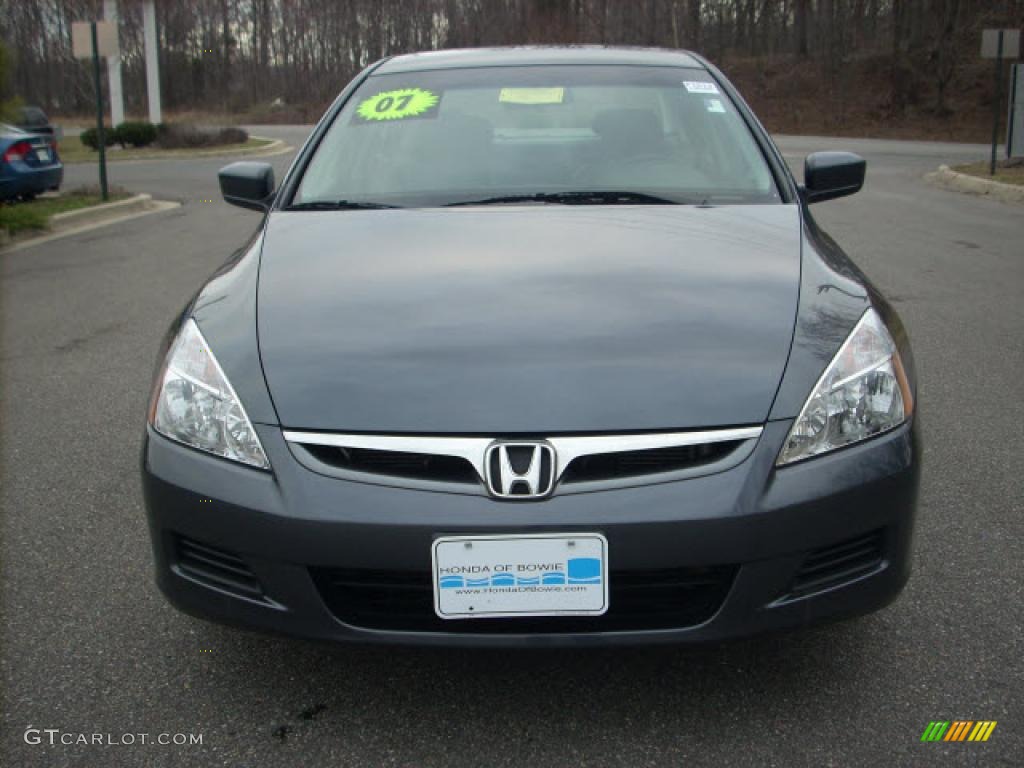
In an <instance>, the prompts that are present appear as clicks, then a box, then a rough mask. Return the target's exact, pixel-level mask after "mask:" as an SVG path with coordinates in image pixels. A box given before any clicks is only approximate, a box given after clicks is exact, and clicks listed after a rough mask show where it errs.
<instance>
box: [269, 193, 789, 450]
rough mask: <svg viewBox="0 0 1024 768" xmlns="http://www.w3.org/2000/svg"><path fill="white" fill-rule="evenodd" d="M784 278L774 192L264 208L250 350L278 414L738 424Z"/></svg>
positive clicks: (324, 422)
mask: <svg viewBox="0 0 1024 768" xmlns="http://www.w3.org/2000/svg"><path fill="white" fill-rule="evenodd" d="M799 276H800V216H799V211H798V209H797V207H796V206H793V205H764V206H751V205H737V206H725V207H707V208H697V207H690V206H637V207H618V206H614V207H613V206H600V207H599V206H572V207H567V206H508V207H501V208H479V207H478V208H459V209H419V210H380V211H338V212H333V211H331V212H323V211H318V212H274V213H272V214H271V215H270V217H269V220H268V222H267V228H266V233H265V239H264V246H263V254H262V258H261V264H260V276H259V288H258V304H257V316H258V335H259V347H260V355H261V359H262V363H263V367H264V373H265V376H266V379H267V383H268V386H269V390H270V395H271V398H272V399H273V402H274V405H275V408H276V410H277V414H278V417H279V419H280V423H281V424H282V425H283V426H285V427H288V428H293V429H313V430H337V431H370V432H390V433H403V432H410V433H462V434H472V433H482V434H489V435H490V434H495V435H501V434H515V433H519V434H523V433H531V434H535V435H545V434H552V433H556V432H595V431H596V432H608V431H620V430H621V431H625V430H659V429H686V428H697V427H710V426H726V425H740V424H756V423H759V422H763V421H764V420H765V419H766V418H767V415H768V412H769V409H770V408H771V404H772V400H773V398H774V396H775V393H776V390H777V389H778V386H779V381H780V379H781V377H782V373H783V369H784V367H785V364H786V358H787V355H788V352H789V348H790V343H791V340H792V336H793V326H794V321H795V316H796V310H797V302H798V287H799Z"/></svg>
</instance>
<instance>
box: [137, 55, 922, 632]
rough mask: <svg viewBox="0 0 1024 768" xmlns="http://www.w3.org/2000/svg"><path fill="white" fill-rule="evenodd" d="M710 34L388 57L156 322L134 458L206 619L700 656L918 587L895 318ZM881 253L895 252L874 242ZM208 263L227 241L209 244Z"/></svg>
mask: <svg viewBox="0 0 1024 768" xmlns="http://www.w3.org/2000/svg"><path fill="white" fill-rule="evenodd" d="M864 177H865V163H864V161H863V160H862V159H861V158H860V157H858V156H857V155H854V154H850V153H846V152H819V153H815V154H812V155H810V156H808V157H807V158H806V160H805V170H804V178H803V182H802V184H798V183H797V182H796V180H795V179H794V177H793V176H792V175H791V173H790V171H789V170H788V169H787V167H786V165H785V163H784V161H783V158H782V156H781V155H780V153H779V151H778V150H777V149H776V147H775V146H774V145H773V143H772V141H771V140H770V138H769V137H768V135H767V134H766V132H765V130H764V129H763V128H762V127H761V125H760V124H759V123H758V121H757V119H756V118H755V116H754V115H753V114H752V113H751V111H750V109H749V108H748V107H747V105H746V104H745V103H744V102H743V100H742V98H741V97H740V96H739V94H738V93H737V92H736V90H735V89H734V88H733V87H732V86H731V85H730V83H729V82H728V80H726V78H725V77H724V76H723V74H722V73H721V72H719V71H718V70H717V69H716V68H715V67H713V66H712V65H710V64H709V63H708V62H707V61H705V60H704V59H703V58H701V57H700V56H698V55H695V54H690V53H685V52H680V51H662V50H647V49H616V48H604V47H573V48H512V49H479V50H467V51H441V52H433V53H423V54H412V55H404V56H397V57H394V58H389V59H386V60H384V61H380V62H378V63H375V64H373V65H372V66H370V67H368V68H367V69H366V70H365V71H364V72H362V73H361V74H360V75H359V76H358V77H356V79H355V80H354V81H353V82H352V83H351V84H350V85H348V86H347V87H346V88H345V90H344V91H343V92H342V93H341V94H340V95H339V97H338V98H337V100H336V101H335V103H334V104H333V105H332V106H331V107H330V109H329V110H328V111H327V113H326V114H325V116H324V117H323V119H322V120H321V121H320V123H319V124H318V125H317V126H316V128H315V129H314V131H313V133H312V134H311V136H310V137H309V139H308V140H307V142H306V144H305V145H304V146H303V148H302V149H301V150H300V152H299V153H298V155H297V157H296V159H295V160H294V162H293V164H292V166H291V168H290V169H289V170H288V172H287V173H286V175H285V176H284V179H283V181H282V182H281V184H280V185H279V186H278V185H276V184H275V180H274V174H273V170H272V168H271V167H270V166H269V165H267V164H264V163H258V162H236V163H233V164H231V165H229V166H227V167H225V168H224V169H222V171H221V173H220V185H221V190H222V192H223V195H224V198H225V199H226V200H227V201H228V202H229V203H233V204H235V205H239V206H242V207H245V208H249V209H254V210H257V211H260V212H262V214H263V218H262V221H261V223H260V225H259V227H258V228H257V230H256V231H255V233H254V234H253V236H252V238H251V240H250V241H249V242H247V243H245V244H244V245H243V246H242V247H241V248H240V249H239V250H238V251H237V252H236V253H234V254H233V255H231V256H230V257H228V258H227V260H226V261H225V263H224V264H223V266H222V267H221V268H220V269H219V270H218V271H217V272H216V274H214V276H213V277H212V278H211V279H210V280H209V281H208V282H207V283H206V284H205V285H203V286H202V287H201V288H200V289H199V290H198V292H197V293H196V294H195V296H194V298H193V299H192V300H191V301H190V302H189V303H188V306H187V307H186V308H185V309H184V311H182V312H181V314H180V316H179V317H177V318H176V319H175V320H174V322H173V324H172V326H171V328H170V330H169V332H168V334H167V337H166V339H165V342H164V345H163V348H162V349H161V351H160V354H159V365H158V370H157V374H156V377H155V382H154V386H153V394H152V400H151V404H150V408H149V414H148V421H147V426H146V436H145V443H144V448H143V457H142V477H143V485H144V491H145V499H146V506H147V510H148V519H149V526H150V532H151V536H152V544H153V552H154V557H155V568H156V579H157V583H158V584H159V586H160V588H161V590H162V591H163V593H164V594H165V595H166V596H167V598H168V600H169V601H170V602H171V603H173V604H174V605H175V606H177V607H178V608H180V609H182V610H184V611H186V612H188V613H190V614H194V615H196V616H199V617H203V618H207V619H212V620H214V621H220V622H226V623H230V624H234V625H239V626H244V627H250V628H258V629H262V630H268V631H274V632H283V633H289V634H293V635H297V636H302V637H307V638H318V639H331V640H339V641H369V642H379V643H417V644H430V645H471V646H535V645H573V646H583V645H597V644H616V643H618V644H625V643H644V642H677V643H688V642H707V641H718V640H722V639H725V638H731V637H736V636H744V635H749V634H752V633H757V632H762V631H766V630H776V629H783V628H794V627H801V626H804V625H807V624H810V623H813V622H818V621H823V620H831V619H838V618H843V617H852V616H856V615H859V614H864V613H867V612H870V611H874V610H877V609H879V608H881V607H883V606H885V605H886V604H888V603H890V602H891V601H892V600H893V599H894V598H895V597H896V596H897V595H898V594H899V592H900V590H901V589H902V587H903V585H904V584H905V582H906V580H907V578H908V576H909V573H910V553H911V542H912V532H913V524H914V513H915V505H916V498H917V490H918V478H919V470H920V460H921V445H920V437H919V427H918V419H917V418H916V397H915V394H916V389H917V385H916V375H915V370H914V363H913V358H912V356H911V351H910V346H909V342H908V338H907V333H906V331H905V330H904V327H903V325H902V323H901V322H900V319H899V317H898V316H897V315H896V313H895V312H894V311H893V309H892V307H891V306H890V305H889V304H888V303H887V302H886V300H885V299H884V298H883V297H882V295H881V294H880V293H879V292H878V290H877V289H876V288H875V287H874V286H873V285H872V284H871V282H870V281H869V280H868V279H867V278H866V277H865V275H864V274H863V273H862V272H861V271H860V270H859V269H858V268H857V266H856V265H855V264H854V263H853V262H852V261H851V260H850V259H849V258H848V257H847V256H846V255H845V254H844V253H843V251H842V250H841V249H840V247H839V246H838V245H837V244H836V243H835V242H834V241H833V240H832V239H831V238H830V237H829V236H828V235H826V234H825V233H824V232H822V230H821V229H820V228H819V227H818V225H817V224H816V223H815V220H814V218H813V216H812V214H811V208H810V206H811V205H812V204H816V203H818V202H822V201H826V200H829V199H832V198H838V197H841V196H844V195H849V194H852V193H854V192H857V191H858V190H859V189H860V188H861V186H862V184H863V182H864ZM894 247H895V244H894ZM225 256H227V254H225Z"/></svg>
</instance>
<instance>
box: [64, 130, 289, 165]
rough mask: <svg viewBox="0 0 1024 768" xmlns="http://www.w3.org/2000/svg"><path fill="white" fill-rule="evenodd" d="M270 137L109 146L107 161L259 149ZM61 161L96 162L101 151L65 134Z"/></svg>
mask: <svg viewBox="0 0 1024 768" xmlns="http://www.w3.org/2000/svg"><path fill="white" fill-rule="evenodd" d="M270 142H271V140H270V139H255V138H252V137H249V140H248V141H246V142H244V143H241V144H223V145H221V146H219V147H198V148H196V149H160V148H159V147H155V146H149V147H140V148H138V149H135V148H133V147H128V148H127V149H121V148H120V147H117V146H114V147H107V162H108V163H116V162H119V161H122V160H159V159H161V158H165V157H190V156H195V155H198V154H202V155H216V154H218V153H220V152H225V151H234V150H239V149H249V150H257V149H262V148H263V147H265V146H267V145H268V144H270ZM57 152H58V153H59V154H60V159H61V162H64V163H95V162H98V161H99V157H100V153H99V152H97V151H96V150H94V149H90V148H89V147H87V146H85V145H84V144H83V143H82V140H81V139H79V138H78V137H77V136H65V137H64V139H63V140H61V141H60V143H59V144H58V146H57Z"/></svg>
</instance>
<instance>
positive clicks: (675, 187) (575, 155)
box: [291, 65, 779, 208]
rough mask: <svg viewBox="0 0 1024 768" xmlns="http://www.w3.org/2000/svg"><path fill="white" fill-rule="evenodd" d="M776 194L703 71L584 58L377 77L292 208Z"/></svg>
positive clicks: (337, 129)
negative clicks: (588, 62) (585, 62)
mask: <svg viewBox="0 0 1024 768" xmlns="http://www.w3.org/2000/svg"><path fill="white" fill-rule="evenodd" d="M778 201H779V195H778V190H777V188H776V186H775V182H774V180H773V178H772V175H771V172H770V170H769V168H768V165H767V163H766V161H765V159H764V156H763V155H762V153H761V151H760V149H759V147H758V145H757V143H756V142H755V140H754V138H753V136H752V135H751V133H750V130H749V129H748V127H747V125H746V124H745V123H744V121H743V119H742V118H741V117H740V115H739V113H738V112H737V111H736V109H735V107H734V106H733V104H732V102H731V101H730V99H729V97H728V96H727V95H726V94H725V93H722V92H721V91H720V89H719V88H718V86H717V85H716V84H715V83H714V81H713V80H712V79H711V78H710V76H709V75H708V74H707V73H706V72H705V71H703V70H698V69H684V68H676V67H635V66H634V67H622V66H617V67H604V66H582V65H581V66H546V67H490V68H478V69H448V70H434V71H423V72H409V73H396V74H389V75H378V76H372V77H370V78H368V79H367V81H366V82H364V83H363V84H362V86H360V88H359V89H358V90H357V91H356V92H355V93H354V94H353V96H352V98H350V99H349V100H348V101H347V102H346V104H345V107H344V108H343V109H342V110H341V112H340V113H339V114H338V115H337V116H336V118H335V119H334V122H333V124H332V125H331V127H330V129H329V130H328V131H327V133H326V135H325V136H324V138H323V140H322V141H321V143H320V145H319V147H318V148H317V150H316V152H315V154H314V155H313V157H312V159H311V161H310V163H309V165H308V166H307V168H306V171H305V174H304V176H303V178H302V181H301V183H300V185H299V187H298V190H297V192H296V195H295V197H294V199H293V200H292V205H291V207H307V208H318V207H322V208H327V207H330V206H332V205H333V206H337V207H380V206H396V207H406V206H415V207H420V206H440V205H468V204H516V203H526V204H545V203H565V204H650V203H662V204H665V203H682V204H724V203H769V202H778Z"/></svg>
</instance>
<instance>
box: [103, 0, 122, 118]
mask: <svg viewBox="0 0 1024 768" xmlns="http://www.w3.org/2000/svg"><path fill="white" fill-rule="evenodd" d="M103 20H104V21H109V22H112V23H113V24H114V28H115V29H117V28H118V24H119V19H118V18H117V0H103ZM107 80H108V82H109V85H110V124H111V125H113V126H118V125H120V124H121V123H123V122H124V91H123V90H122V88H121V46H120V43H119V44H118V47H117V54H115V55H114V56H107Z"/></svg>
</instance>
